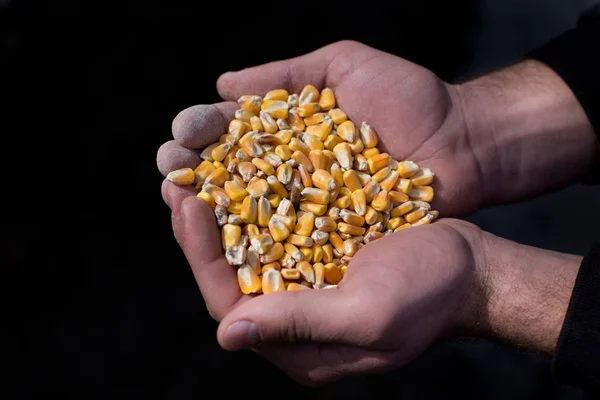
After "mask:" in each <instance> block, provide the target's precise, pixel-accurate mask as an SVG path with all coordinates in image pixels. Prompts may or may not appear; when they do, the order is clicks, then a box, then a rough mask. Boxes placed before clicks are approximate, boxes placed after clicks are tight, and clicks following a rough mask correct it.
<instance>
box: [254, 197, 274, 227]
mask: <svg viewBox="0 0 600 400" xmlns="http://www.w3.org/2000/svg"><path fill="white" fill-rule="evenodd" d="M271 213H272V209H271V203H269V200H267V199H266V197H264V196H260V198H259V199H258V218H257V219H256V222H257V224H258V226H268V225H269V220H270V219H271Z"/></svg>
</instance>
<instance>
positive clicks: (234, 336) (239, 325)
mask: <svg viewBox="0 0 600 400" xmlns="http://www.w3.org/2000/svg"><path fill="white" fill-rule="evenodd" d="M225 342H226V344H227V347H229V348H230V349H231V350H241V349H248V348H251V347H254V346H257V345H258V344H259V343H260V335H259V334H258V328H256V324H255V323H254V322H252V321H238V322H235V323H233V324H231V325H229V328H227V330H226V331H225Z"/></svg>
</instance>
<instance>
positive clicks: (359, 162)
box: [354, 154, 368, 171]
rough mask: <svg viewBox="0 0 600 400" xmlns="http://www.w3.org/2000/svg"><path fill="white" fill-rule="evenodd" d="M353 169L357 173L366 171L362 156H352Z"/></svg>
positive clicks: (365, 160) (365, 163) (366, 167)
mask: <svg viewBox="0 0 600 400" xmlns="http://www.w3.org/2000/svg"><path fill="white" fill-rule="evenodd" d="M354 169H355V170H357V171H367V169H368V166H367V159H366V158H365V156H363V155H362V154H356V155H355V156H354Z"/></svg>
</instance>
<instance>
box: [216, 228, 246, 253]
mask: <svg viewBox="0 0 600 400" xmlns="http://www.w3.org/2000/svg"><path fill="white" fill-rule="evenodd" d="M241 235H242V228H241V227H239V226H237V225H232V224H225V225H223V227H222V228H221V244H222V246H223V248H224V249H226V248H228V247H231V246H237V245H238V243H239V242H240V237H241Z"/></svg>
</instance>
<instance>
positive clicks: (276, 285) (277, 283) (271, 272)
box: [262, 268, 285, 294]
mask: <svg viewBox="0 0 600 400" xmlns="http://www.w3.org/2000/svg"><path fill="white" fill-rule="evenodd" d="M284 290H285V285H284V283H283V277H282V276H281V272H279V271H277V270H276V269H275V268H271V269H268V270H267V271H266V272H265V273H263V276H262V292H263V293H265V294H268V293H273V292H281V291H284Z"/></svg>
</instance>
